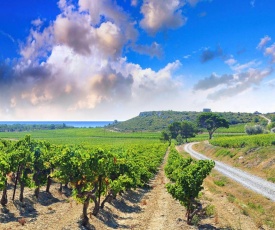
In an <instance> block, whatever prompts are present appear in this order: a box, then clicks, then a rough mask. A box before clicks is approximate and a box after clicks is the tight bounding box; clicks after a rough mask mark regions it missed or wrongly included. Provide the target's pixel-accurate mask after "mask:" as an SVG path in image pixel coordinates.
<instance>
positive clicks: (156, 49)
mask: <svg viewBox="0 0 275 230" xmlns="http://www.w3.org/2000/svg"><path fill="white" fill-rule="evenodd" d="M132 49H133V50H134V51H136V52H137V53H140V54H145V55H149V56H150V57H157V58H161V56H162V54H163V50H162V48H161V45H160V44H158V43H156V42H153V43H152V44H151V45H150V46H148V45H138V44H136V45H133V46H132Z"/></svg>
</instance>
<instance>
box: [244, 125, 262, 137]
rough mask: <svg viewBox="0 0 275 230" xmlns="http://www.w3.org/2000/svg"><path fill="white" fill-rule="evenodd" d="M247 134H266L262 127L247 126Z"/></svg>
mask: <svg viewBox="0 0 275 230" xmlns="http://www.w3.org/2000/svg"><path fill="white" fill-rule="evenodd" d="M245 132H246V133H247V134H248V135H255V134H263V133H264V132H265V129H264V128H263V127H262V126H260V125H254V126H248V125H246V126H245Z"/></svg>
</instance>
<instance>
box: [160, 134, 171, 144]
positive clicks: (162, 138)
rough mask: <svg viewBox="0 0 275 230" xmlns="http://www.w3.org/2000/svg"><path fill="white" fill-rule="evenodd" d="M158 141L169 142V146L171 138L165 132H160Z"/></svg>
mask: <svg viewBox="0 0 275 230" xmlns="http://www.w3.org/2000/svg"><path fill="white" fill-rule="evenodd" d="M160 141H161V142H164V143H165V142H167V141H168V142H169V145H170V144H171V136H170V134H169V133H167V132H165V131H162V132H161V136H160Z"/></svg>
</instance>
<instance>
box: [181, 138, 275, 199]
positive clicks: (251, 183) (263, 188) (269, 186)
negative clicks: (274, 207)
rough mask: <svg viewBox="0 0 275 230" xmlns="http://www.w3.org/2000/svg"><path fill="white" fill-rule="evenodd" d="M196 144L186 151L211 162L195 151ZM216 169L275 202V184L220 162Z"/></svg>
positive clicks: (189, 145)
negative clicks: (193, 147)
mask: <svg viewBox="0 0 275 230" xmlns="http://www.w3.org/2000/svg"><path fill="white" fill-rule="evenodd" d="M194 144H196V143H189V144H186V145H185V146H184V150H185V151H186V152H188V153H189V154H190V155H191V156H193V157H195V158H197V159H200V160H209V159H210V158H208V157H206V156H204V155H202V154H200V153H198V152H196V151H194V150H193V149H192V146H193V145H194ZM215 169H216V170H217V171H219V172H220V173H222V174H224V175H225V176H227V177H229V178H231V179H233V180H235V181H236V182H238V183H240V184H242V185H243V186H245V187H247V188H248V189H250V190H253V191H254V192H257V193H259V194H261V195H263V196H265V197H267V198H269V199H270V200H272V201H275V184H274V183H271V182H268V181H266V180H263V179H261V178H259V177H257V176H254V175H252V174H249V173H247V172H244V171H242V170H240V169H237V168H233V167H230V166H228V165H226V164H223V163H221V162H219V161H215Z"/></svg>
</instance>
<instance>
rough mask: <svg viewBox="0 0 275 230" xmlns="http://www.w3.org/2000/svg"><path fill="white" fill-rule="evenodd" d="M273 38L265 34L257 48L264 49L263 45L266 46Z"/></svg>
mask: <svg viewBox="0 0 275 230" xmlns="http://www.w3.org/2000/svg"><path fill="white" fill-rule="evenodd" d="M270 40H271V38H270V37H269V36H267V35H266V36H265V37H263V38H261V41H260V43H259V44H258V46H257V49H262V48H263V47H265V46H266V44H267V43H268V42H269V41H270Z"/></svg>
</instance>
